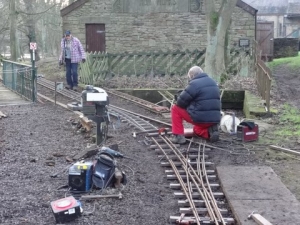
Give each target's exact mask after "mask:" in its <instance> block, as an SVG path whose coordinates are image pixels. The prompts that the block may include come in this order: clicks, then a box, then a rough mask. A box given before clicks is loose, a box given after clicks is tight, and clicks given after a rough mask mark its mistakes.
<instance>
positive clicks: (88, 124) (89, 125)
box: [38, 93, 92, 131]
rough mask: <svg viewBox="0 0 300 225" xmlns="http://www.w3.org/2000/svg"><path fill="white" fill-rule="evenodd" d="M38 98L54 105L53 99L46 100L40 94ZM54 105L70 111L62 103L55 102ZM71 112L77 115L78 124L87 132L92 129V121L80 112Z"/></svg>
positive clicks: (45, 97)
mask: <svg viewBox="0 0 300 225" xmlns="http://www.w3.org/2000/svg"><path fill="white" fill-rule="evenodd" d="M38 96H39V97H41V98H44V99H46V100H47V101H50V102H53V103H54V100H53V99H51V98H48V97H47V96H45V95H42V94H40V93H38ZM56 104H57V105H59V106H61V107H63V108H65V109H68V110H71V109H69V108H68V106H67V105H65V104H62V103H60V102H57V101H56ZM71 111H72V110H71ZM73 112H74V113H75V114H77V115H78V116H79V117H80V122H81V124H82V126H83V127H84V128H85V129H86V130H87V131H90V130H91V129H92V121H91V120H89V119H88V118H87V117H85V116H84V115H83V113H81V112H78V111H73Z"/></svg>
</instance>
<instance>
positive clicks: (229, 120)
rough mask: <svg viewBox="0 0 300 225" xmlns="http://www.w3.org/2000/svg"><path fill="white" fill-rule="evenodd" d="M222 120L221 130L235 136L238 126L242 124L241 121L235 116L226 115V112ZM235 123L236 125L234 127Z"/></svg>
mask: <svg viewBox="0 0 300 225" xmlns="http://www.w3.org/2000/svg"><path fill="white" fill-rule="evenodd" d="M221 114H222V118H221V122H220V127H221V130H222V131H223V132H225V133H229V134H233V133H236V130H237V126H238V125H239V124H240V123H241V121H240V119H239V118H237V117H236V116H235V115H234V114H233V115H228V114H227V115H225V113H224V112H221ZM233 123H234V125H233Z"/></svg>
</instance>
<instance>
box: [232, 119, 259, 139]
mask: <svg viewBox="0 0 300 225" xmlns="http://www.w3.org/2000/svg"><path fill="white" fill-rule="evenodd" d="M236 135H237V140H239V141H243V142H247V141H257V140H258V135H259V130H258V125H257V124H255V123H254V122H247V121H245V122H242V123H240V124H239V125H238V126H237V134H236Z"/></svg>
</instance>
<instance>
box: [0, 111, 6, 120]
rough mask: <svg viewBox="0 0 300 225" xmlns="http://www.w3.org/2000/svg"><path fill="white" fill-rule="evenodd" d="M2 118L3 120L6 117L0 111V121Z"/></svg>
mask: <svg viewBox="0 0 300 225" xmlns="http://www.w3.org/2000/svg"><path fill="white" fill-rule="evenodd" d="M2 117H3V118H6V117H7V116H6V115H5V114H4V113H3V112H1V111H0V119H1V118H2Z"/></svg>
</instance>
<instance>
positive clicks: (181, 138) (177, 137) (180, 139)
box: [171, 134, 186, 144]
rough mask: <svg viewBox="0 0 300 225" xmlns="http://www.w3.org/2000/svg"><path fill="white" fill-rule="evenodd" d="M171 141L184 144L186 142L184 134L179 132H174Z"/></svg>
mask: <svg viewBox="0 0 300 225" xmlns="http://www.w3.org/2000/svg"><path fill="white" fill-rule="evenodd" d="M171 142H172V143H174V144H184V143H185V142H186V140H185V136H184V135H180V134H174V135H173V137H172V138H171Z"/></svg>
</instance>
